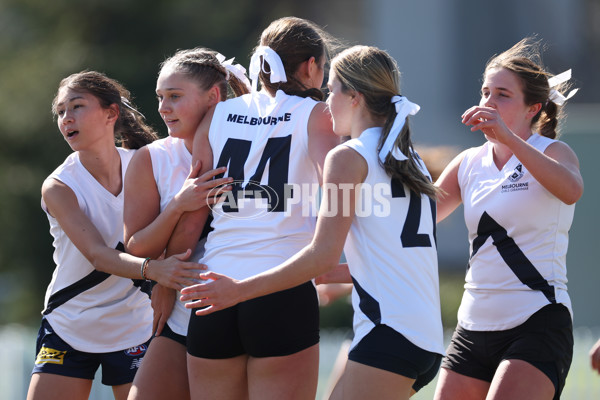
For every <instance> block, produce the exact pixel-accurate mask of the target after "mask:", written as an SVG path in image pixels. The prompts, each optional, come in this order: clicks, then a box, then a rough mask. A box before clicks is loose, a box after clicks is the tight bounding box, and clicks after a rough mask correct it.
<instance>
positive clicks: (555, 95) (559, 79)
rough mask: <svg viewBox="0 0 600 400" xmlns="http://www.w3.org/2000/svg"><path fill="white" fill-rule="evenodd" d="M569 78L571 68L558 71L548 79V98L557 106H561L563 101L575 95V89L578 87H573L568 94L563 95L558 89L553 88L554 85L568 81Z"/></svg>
mask: <svg viewBox="0 0 600 400" xmlns="http://www.w3.org/2000/svg"><path fill="white" fill-rule="evenodd" d="M569 79H571V70H570V69H568V70H566V71H565V72H563V73H560V74H558V75H555V76H553V77H552V78H549V79H548V86H550V88H551V89H550V95H549V96H548V99H549V100H550V101H551V102H553V103H554V104H556V105H558V106H562V105H563V104H565V101H567V100H569V99H570V98H571V97H573V96H574V95H575V93H577V91H578V90H579V89H573V90H571V91H570V92H569V94H568V95H567V96H566V97H565V96H564V95H563V94H562V93H561V92H559V91H558V90H556V89H554V88H555V87H556V86H558V85H560V84H561V83H564V82H566V81H568V80H569Z"/></svg>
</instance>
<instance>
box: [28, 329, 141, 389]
mask: <svg viewBox="0 0 600 400" xmlns="http://www.w3.org/2000/svg"><path fill="white" fill-rule="evenodd" d="M148 344H149V341H148V342H146V343H141V344H139V345H138V346H134V347H131V348H129V349H124V350H119V351H113V352H110V353H87V352H84V351H79V350H75V349H74V348H72V347H71V346H69V345H68V344H67V343H66V342H65V341H64V340H62V339H61V338H60V337H59V336H58V335H57V334H56V332H54V330H53V329H52V327H51V326H50V324H49V323H48V321H47V320H46V319H45V318H43V319H42V326H41V327H40V330H39V332H38V337H37V343H36V354H37V356H36V359H35V365H34V367H33V371H32V374H35V373H48V374H55V375H62V376H69V377H72V378H82V379H89V380H93V379H94V376H95V375H96V371H97V370H98V367H99V366H100V365H102V383H103V384H105V385H108V386H117V385H123V384H126V383H131V382H133V378H134V376H135V373H136V372H137V370H138V368H139V366H140V363H141V362H142V359H143V358H144V355H145V354H146V350H147V349H148Z"/></svg>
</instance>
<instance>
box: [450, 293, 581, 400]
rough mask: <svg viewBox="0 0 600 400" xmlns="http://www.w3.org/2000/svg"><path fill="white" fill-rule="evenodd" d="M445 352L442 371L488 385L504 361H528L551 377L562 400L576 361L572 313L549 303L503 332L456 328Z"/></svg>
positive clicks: (563, 307) (556, 394) (556, 392)
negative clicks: (569, 374)
mask: <svg viewBox="0 0 600 400" xmlns="http://www.w3.org/2000/svg"><path fill="white" fill-rule="evenodd" d="M446 353H447V356H446V357H445V358H444V361H443V362H442V367H443V368H446V369H449V370H451V371H454V372H456V373H459V374H461V375H465V376H469V377H472V378H476V379H480V380H483V381H486V382H491V381H492V379H493V377H494V374H495V373H496V369H497V368H498V365H500V363H501V362H502V361H503V360H523V361H527V362H528V363H530V364H531V365H533V366H534V367H536V368H537V369H539V370H540V371H542V372H543V373H544V374H545V375H546V376H548V378H550V380H551V381H552V383H553V384H554V388H555V395H554V398H555V399H559V398H560V393H561V392H562V389H563V387H564V385H565V379H566V377H567V373H568V372H569V368H570V366H571V360H572V358H573V325H572V320H571V313H570V312H569V310H568V309H567V307H565V306H564V305H562V304H549V305H547V306H545V307H543V308H542V309H540V310H538V311H537V312H536V313H534V314H533V315H532V316H531V317H529V319H528V320H527V321H525V322H524V323H523V324H521V325H519V326H517V327H515V328H512V329H508V330H504V331H469V330H466V329H464V328H462V327H461V326H457V328H456V330H455V331H454V335H453V336H452V340H451V342H450V345H449V346H448V349H447V350H446Z"/></svg>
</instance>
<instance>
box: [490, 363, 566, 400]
mask: <svg viewBox="0 0 600 400" xmlns="http://www.w3.org/2000/svg"><path fill="white" fill-rule="evenodd" d="M554 392H555V389H554V383H553V382H552V381H551V380H550V378H548V376H547V375H546V374H545V373H543V372H542V371H540V370H539V369H538V368H536V367H534V366H533V365H531V364H529V363H528V362H527V361H523V360H504V361H502V363H500V366H499V367H498V370H497V371H496V375H495V376H494V379H493V380H492V384H491V386H490V390H489V393H488V397H487V398H488V399H490V400H493V399H514V400H519V399H523V400H550V399H552V398H553V397H554Z"/></svg>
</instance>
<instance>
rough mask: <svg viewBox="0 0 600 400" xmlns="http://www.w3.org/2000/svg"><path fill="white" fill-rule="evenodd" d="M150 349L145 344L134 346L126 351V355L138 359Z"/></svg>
mask: <svg viewBox="0 0 600 400" xmlns="http://www.w3.org/2000/svg"><path fill="white" fill-rule="evenodd" d="M147 349H148V347H147V346H146V345H145V344H140V345H139V346H133V347H131V348H129V349H127V350H125V354H127V355H128V356H131V357H136V356H139V355H142V354H144V353H145V352H146V350H147Z"/></svg>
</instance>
